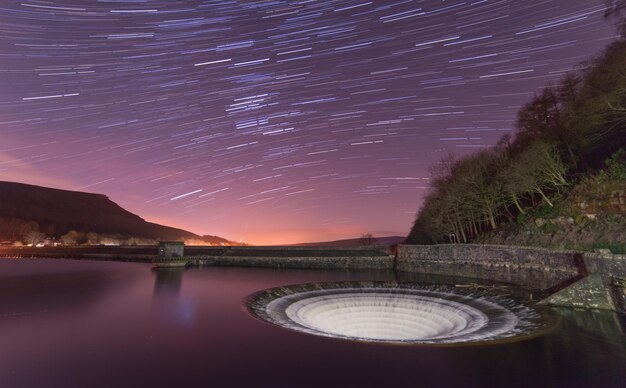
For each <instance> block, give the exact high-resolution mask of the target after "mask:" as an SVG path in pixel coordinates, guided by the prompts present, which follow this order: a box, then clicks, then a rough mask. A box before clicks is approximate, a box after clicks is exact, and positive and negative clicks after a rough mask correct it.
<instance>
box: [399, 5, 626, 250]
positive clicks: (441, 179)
mask: <svg viewBox="0 0 626 388" xmlns="http://www.w3.org/2000/svg"><path fill="white" fill-rule="evenodd" d="M608 5H609V6H610V7H609V8H608V11H607V16H608V17H610V18H613V19H614V20H616V21H617V23H618V25H619V28H620V30H621V31H622V32H623V33H624V32H626V24H625V23H624V21H623V20H624V19H623V17H624V16H625V14H624V11H625V8H624V6H625V5H626V2H624V1H608ZM625 147H626V40H625V39H623V38H622V39H621V40H619V41H617V42H615V43H613V44H611V45H610V46H608V47H607V48H606V49H605V50H604V52H603V53H602V54H601V55H599V56H598V57H596V58H594V59H592V60H590V61H588V62H587V63H583V64H581V66H580V69H579V70H577V71H574V72H571V73H569V74H567V75H566V76H565V77H563V78H562V79H561V80H560V82H558V83H557V84H555V85H548V86H546V87H545V88H544V89H543V90H542V91H541V92H539V93H537V94H536V95H535V97H534V98H533V99H532V100H531V101H530V102H529V103H528V104H526V105H525V106H524V107H523V108H522V109H521V110H520V111H519V113H518V120H517V132H516V135H515V137H514V138H511V137H506V136H505V137H503V138H502V139H501V140H500V142H499V143H498V144H497V145H496V146H495V147H493V148H491V149H487V150H484V151H482V152H479V153H476V154H473V155H471V156H470V157H467V158H463V159H455V158H453V157H448V158H446V159H445V160H442V161H441V162H440V163H438V164H437V165H436V166H435V167H434V168H433V171H432V173H433V174H432V175H433V176H432V187H433V189H432V190H431V192H430V193H429V195H428V196H427V197H426V199H425V201H424V204H423V206H422V208H421V210H420V211H419V213H418V215H417V219H416V221H415V223H414V225H413V228H412V230H411V232H410V234H409V236H408V238H407V242H408V243H416V244H427V243H442V242H471V241H476V240H477V239H481V238H482V239H484V237H485V236H486V235H489V234H492V233H494V231H496V230H498V229H499V228H501V227H503V226H505V225H509V226H511V225H522V224H524V223H526V222H527V221H528V220H529V219H535V218H537V217H539V216H540V215H541V214H543V213H550V209H552V208H555V207H557V208H558V207H559V205H561V204H563V203H564V201H566V199H567V198H568V197H569V196H570V195H571V194H572V189H573V188H574V187H576V186H577V185H578V189H577V190H575V192H577V195H578V196H579V198H582V197H580V195H581V194H583V197H584V193H580V191H581V189H580V187H586V186H585V185H587V186H589V185H592V184H591V183H590V182H592V183H594V184H595V186H593V185H592V186H593V187H595V188H597V187H600V186H601V184H602V183H607V184H609V186H606V185H604V186H602V187H611V188H612V189H611V190H613V191H611V192H609V193H607V194H606V195H608V196H610V195H615V194H612V193H613V192H614V191H615V190H617V191H616V192H619V190H621V189H622V188H624V185H626V152H625ZM598 185H600V186H598ZM583 191H584V190H583ZM617 195H618V196H619V194H617ZM581 201H582V202H584V198H583V199H581ZM618 201H619V199H618ZM578 204H580V201H579V202H578ZM572 206H574V205H572ZM574 207H575V206H574ZM579 210H580V212H579V213H580V214H579V215H584V214H587V213H585V209H584V206H583V207H582V208H581V209H579ZM576 211H577V210H576V209H574V208H572V207H571V206H570V208H569V209H568V212H569V213H568V214H571V216H572V218H573V219H575V218H576V216H577V214H576ZM613 212H614V213H615V215H616V216H617V217H618V218H619V217H620V214H619V213H620V211H619V209H618V210H616V211H613ZM553 213H554V212H553ZM593 216H594V219H595V216H596V215H595V214H593ZM622 219H623V218H622ZM617 222H622V221H619V220H617Z"/></svg>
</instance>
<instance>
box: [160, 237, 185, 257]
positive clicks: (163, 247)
mask: <svg viewBox="0 0 626 388" xmlns="http://www.w3.org/2000/svg"><path fill="white" fill-rule="evenodd" d="M184 255H185V243H183V242H182V241H161V242H159V256H160V257H183V256H184Z"/></svg>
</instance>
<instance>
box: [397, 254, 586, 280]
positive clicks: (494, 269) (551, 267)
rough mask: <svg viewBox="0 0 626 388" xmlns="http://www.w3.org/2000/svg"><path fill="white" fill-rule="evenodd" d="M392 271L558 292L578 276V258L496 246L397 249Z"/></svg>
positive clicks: (581, 264)
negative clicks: (452, 277)
mask: <svg viewBox="0 0 626 388" xmlns="http://www.w3.org/2000/svg"><path fill="white" fill-rule="evenodd" d="M396 269H397V270H398V271H407V272H415V273H424V274H437V275H450V276H461V277H467V278H473V279H481V280H487V281H495V282H504V283H510V284H516V285H519V286H522V287H525V288H529V289H537V290H548V289H554V288H561V287H565V286H567V285H568V283H571V282H573V281H575V280H577V279H579V278H581V277H582V276H584V275H585V274H584V273H581V271H584V263H583V257H582V254H580V253H577V252H571V251H553V250H548V249H542V248H526V247H511V246H500V245H475V244H445V245H399V246H398V256H397V258H396Z"/></svg>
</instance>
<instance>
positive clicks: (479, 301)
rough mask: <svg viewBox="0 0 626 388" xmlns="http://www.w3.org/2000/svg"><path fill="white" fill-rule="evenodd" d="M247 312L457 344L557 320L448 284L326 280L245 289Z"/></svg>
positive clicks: (302, 325)
mask: <svg viewBox="0 0 626 388" xmlns="http://www.w3.org/2000/svg"><path fill="white" fill-rule="evenodd" d="M244 307H245V309H246V310H247V312H248V313H249V314H251V315H252V316H254V317H256V318H258V319H260V320H262V321H264V322H266V323H269V324H272V325H275V326H279V327H282V328H285V329H289V330H294V331H298V332H301V333H306V334H312V335H317V336H323V337H328V338H335V339H341V340H348V341H357V342H363V343H372V344H387V345H428V346H459V345H488V344H497V343H503V342H512V341H519V340H523V339H530V338H535V337H538V336H541V335H544V334H546V333H547V332H549V331H551V330H553V329H554V328H556V327H557V326H558V323H559V319H558V316H557V315H556V314H554V313H552V312H551V311H550V310H549V309H546V308H542V307H536V306H534V307H530V306H527V305H525V304H523V303H521V302H519V301H516V300H515V299H513V298H512V297H510V296H506V295H497V294H493V293H489V292H486V291H481V292H473V293H472V292H467V291H465V290H462V289H458V288H455V287H449V286H425V285H420V284H415V283H394V282H327V283H307V284H297V285H289V286H282V287H275V288H270V289H266V290H262V291H259V292H256V293H254V294H252V295H250V296H248V297H247V298H246V300H245V302H244Z"/></svg>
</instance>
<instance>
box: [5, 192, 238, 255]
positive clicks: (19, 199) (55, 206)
mask: <svg viewBox="0 0 626 388" xmlns="http://www.w3.org/2000/svg"><path fill="white" fill-rule="evenodd" d="M0 218H1V219H2V220H3V221H4V222H2V223H4V224H8V223H11V222H13V223H14V224H16V225H21V226H22V228H26V229H28V227H25V226H24V223H26V224H30V228H31V229H32V228H33V227H34V224H33V222H35V223H37V227H38V228H37V229H38V231H40V232H43V233H45V234H46V235H48V236H49V237H60V236H62V235H64V234H66V233H68V232H69V231H71V230H75V231H78V232H83V233H92V232H93V233H98V234H114V235H123V236H128V237H137V238H149V239H161V240H202V241H205V242H209V243H229V241H228V240H226V239H224V238H221V237H217V236H200V235H197V234H195V233H192V232H189V231H186V230H184V229H179V228H174V227H170V226H165V225H160V224H156V223H153V222H149V221H146V220H144V219H143V218H141V217H140V216H138V215H136V214H134V213H132V212H130V211H128V210H126V209H124V208H123V207H121V206H120V205H118V204H117V203H115V202H114V201H112V200H111V199H109V197H107V196H106V195H105V194H99V193H85V192H81V191H72V190H63V189H54V188H49V187H44V186H36V185H29V184H25V183H17V182H7V181H0ZM9 229H10V227H4V228H0V239H8V238H11V237H13V238H16V237H22V236H16V235H15V232H13V236H10V235H9V234H10V230H9Z"/></svg>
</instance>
